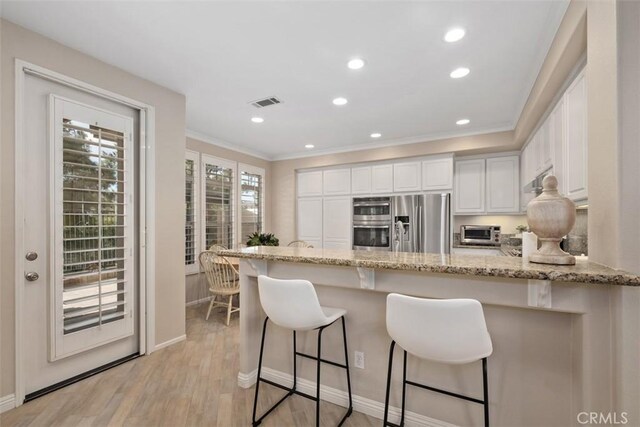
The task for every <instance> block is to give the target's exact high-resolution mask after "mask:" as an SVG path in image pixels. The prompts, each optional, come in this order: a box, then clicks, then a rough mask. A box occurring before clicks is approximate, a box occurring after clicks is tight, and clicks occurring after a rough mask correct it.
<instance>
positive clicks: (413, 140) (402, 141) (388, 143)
mask: <svg viewBox="0 0 640 427" xmlns="http://www.w3.org/2000/svg"><path fill="white" fill-rule="evenodd" d="M512 130H513V126H512V125H511V124H507V125H503V126H498V127H494V128H486V129H479V130H475V131H472V132H443V133H439V134H430V135H422V136H412V137H407V138H396V139H389V140H385V141H380V142H375V143H362V144H354V145H347V146H343V147H337V148H327V149H321V150H311V151H307V152H297V153H291V154H284V155H277V156H273V157H272V158H271V161H277V160H292V159H301V158H305V157H317V156H324V155H329V154H339V153H349V152H352V151H363V150H371V149H375V148H385V147H394V146H400V145H410V144H420V143H423V142H431V141H438V140H441V139H449V138H464V137H467V136H477V135H485V134H488V133H497V132H507V131H512Z"/></svg>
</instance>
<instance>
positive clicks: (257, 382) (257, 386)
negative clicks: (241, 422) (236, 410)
mask: <svg viewBox="0 0 640 427" xmlns="http://www.w3.org/2000/svg"><path fill="white" fill-rule="evenodd" d="M268 321H269V318H268V317H267V318H266V319H264V325H263V326H262V340H261V341H260V357H259V358H258V376H257V379H256V395H255V397H254V398H253V417H252V419H251V421H252V425H253V426H254V427H255V426H257V425H259V424H260V423H259V422H256V410H257V409H258V388H260V372H261V371H262V354H263V352H264V337H265V335H266V332H267V322H268ZM294 359H295V358H294Z"/></svg>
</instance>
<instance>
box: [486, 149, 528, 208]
mask: <svg viewBox="0 0 640 427" xmlns="http://www.w3.org/2000/svg"><path fill="white" fill-rule="evenodd" d="M519 162H520V158H519V157H518V156H507V157H494V158H490V159H487V163H486V165H487V169H486V174H487V212H491V213H513V212H518V210H519V208H520V206H519V194H520V186H519V176H518V175H519V167H518V165H519Z"/></svg>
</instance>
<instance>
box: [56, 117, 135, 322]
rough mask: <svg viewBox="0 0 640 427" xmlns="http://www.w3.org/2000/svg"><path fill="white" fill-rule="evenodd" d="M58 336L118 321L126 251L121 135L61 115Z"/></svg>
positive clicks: (122, 304)
mask: <svg viewBox="0 0 640 427" xmlns="http://www.w3.org/2000/svg"><path fill="white" fill-rule="evenodd" d="M62 130H63V138H62V142H63V145H62V200H61V204H62V222H63V224H62V225H63V232H62V241H61V242H59V244H60V245H61V246H62V259H63V261H62V262H63V265H62V271H63V273H62V281H63V289H62V302H63V331H64V334H69V333H73V332H76V331H80V330H83V329H87V328H91V327H95V326H99V325H102V324H105V323H109V322H113V321H115V320H119V319H122V318H123V317H124V315H125V302H126V300H128V299H129V298H130V296H128V295H126V293H127V291H126V288H125V283H126V279H125V272H126V270H127V269H129V268H130V266H129V265H128V264H129V263H128V261H129V257H130V255H131V250H130V249H129V246H130V245H131V242H129V241H128V236H127V234H126V228H127V226H128V225H129V224H127V221H126V215H127V211H126V206H127V200H126V192H125V186H126V185H129V183H127V182H126V180H125V157H126V155H128V153H127V152H125V144H124V142H125V136H124V135H123V133H122V132H118V131H114V130H109V129H105V128H101V127H97V126H93V125H89V124H87V123H81V122H78V121H74V120H71V119H67V118H64V119H63V126H62Z"/></svg>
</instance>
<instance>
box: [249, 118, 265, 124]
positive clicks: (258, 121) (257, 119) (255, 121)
mask: <svg viewBox="0 0 640 427" xmlns="http://www.w3.org/2000/svg"><path fill="white" fill-rule="evenodd" d="M251 121H252V122H253V123H262V122H264V119H263V118H262V117H251Z"/></svg>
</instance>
